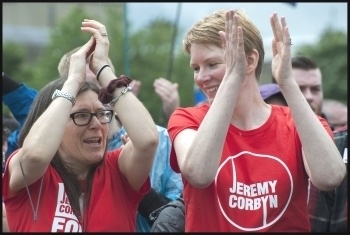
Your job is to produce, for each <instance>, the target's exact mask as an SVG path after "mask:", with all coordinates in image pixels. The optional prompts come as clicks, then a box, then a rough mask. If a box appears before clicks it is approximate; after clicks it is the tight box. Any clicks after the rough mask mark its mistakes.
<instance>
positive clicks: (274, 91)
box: [259, 83, 287, 106]
mask: <svg viewBox="0 0 350 235" xmlns="http://www.w3.org/2000/svg"><path fill="white" fill-rule="evenodd" d="M259 91H260V94H261V97H262V98H263V100H264V101H265V102H266V103H267V104H276V105H282V106H287V102H286V99H285V98H284V97H283V94H282V92H281V90H280V87H279V86H278V85H277V84H275V83H267V84H262V85H260V86H259Z"/></svg>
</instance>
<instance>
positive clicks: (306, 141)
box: [281, 81, 345, 191]
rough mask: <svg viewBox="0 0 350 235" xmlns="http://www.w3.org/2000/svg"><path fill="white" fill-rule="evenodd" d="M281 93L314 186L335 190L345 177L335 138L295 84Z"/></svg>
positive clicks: (292, 83)
mask: <svg viewBox="0 0 350 235" xmlns="http://www.w3.org/2000/svg"><path fill="white" fill-rule="evenodd" d="M281 91H282V93H283V96H284V97H285V99H286V101H287V103H288V106H289V107H290V109H291V112H292V115H293V119H294V121H295V125H296V128H297V131H298V134H299V137H300V140H301V144H302V148H303V152H304V156H305V159H306V161H307V165H308V167H309V170H310V175H309V176H310V179H311V181H312V183H313V184H314V185H315V186H316V187H318V188H319V189H321V190H325V191H327V190H331V189H333V188H334V187H336V186H337V185H338V184H339V183H340V182H341V180H342V179H343V178H344V176H345V166H344V163H343V162H342V161H341V159H342V158H341V156H340V154H339V151H338V149H337V147H336V145H335V144H334V142H333V140H332V137H331V136H330V135H329V134H328V132H327V131H326V129H325V128H324V127H323V126H322V124H321V122H320V121H319V120H318V118H317V116H316V115H315V114H314V112H313V111H312V109H311V107H310V105H309V104H308V102H307V101H306V99H305V98H304V96H303V94H302V93H301V91H300V89H299V87H298V85H297V84H296V83H295V82H294V81H293V82H291V83H290V84H289V85H288V86H285V87H284V88H283V87H281Z"/></svg>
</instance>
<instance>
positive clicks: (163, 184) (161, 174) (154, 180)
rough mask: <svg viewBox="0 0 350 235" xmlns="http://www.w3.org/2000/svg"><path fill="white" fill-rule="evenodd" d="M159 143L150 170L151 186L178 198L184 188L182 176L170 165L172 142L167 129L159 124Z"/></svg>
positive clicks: (171, 197) (169, 196)
mask: <svg viewBox="0 0 350 235" xmlns="http://www.w3.org/2000/svg"><path fill="white" fill-rule="evenodd" d="M157 129H158V133H159V143H158V148H157V151H156V155H155V158H154V162H153V166H152V169H151V172H150V179H151V186H152V188H154V189H155V190H157V191H158V192H159V193H161V194H162V195H164V196H166V197H167V198H169V199H171V200H175V199H177V198H178V197H179V196H180V195H181V193H182V190H183V183H182V178H181V175H180V174H179V173H176V172H174V171H173V170H172V169H171V167H170V150H171V142H170V138H169V134H168V132H167V129H165V128H163V127H160V126H157Z"/></svg>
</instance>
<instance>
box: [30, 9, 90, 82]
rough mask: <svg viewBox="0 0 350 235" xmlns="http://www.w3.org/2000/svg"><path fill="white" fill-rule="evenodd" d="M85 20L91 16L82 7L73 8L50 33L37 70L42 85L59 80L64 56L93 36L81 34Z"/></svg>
mask: <svg viewBox="0 0 350 235" xmlns="http://www.w3.org/2000/svg"><path fill="white" fill-rule="evenodd" d="M83 19H91V16H90V15H89V14H88V13H86V12H85V11H84V10H83V9H82V8H80V7H78V6H77V7H73V8H72V10H71V12H70V13H69V14H68V15H67V17H65V18H64V19H63V20H61V21H60V22H58V24H57V25H56V26H55V27H53V28H52V30H51V31H50V41H49V44H48V46H47V47H45V48H44V50H43V53H42V56H41V57H40V58H39V61H38V62H39V63H38V66H37V69H36V77H38V78H39V79H40V82H41V85H42V86H43V85H45V84H47V83H49V82H50V81H52V80H53V79H56V78H58V76H59V75H58V70H57V67H58V63H59V62H60V59H61V58H62V56H63V55H64V54H66V53H67V52H69V51H71V50H72V49H74V48H76V47H78V46H82V45H83V44H84V43H86V42H87V41H88V40H89V38H90V37H91V35H89V34H87V33H83V32H80V31H79V29H80V27H81V22H82V20H83Z"/></svg>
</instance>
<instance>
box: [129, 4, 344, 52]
mask: <svg viewBox="0 0 350 235" xmlns="http://www.w3.org/2000/svg"><path fill="white" fill-rule="evenodd" d="M347 5H348V4H347V3H296V5H295V6H292V5H290V4H287V3H283V2H281V3H247V2H245V3H228V2H225V3H181V13H180V20H179V27H180V28H181V29H182V30H183V34H184V33H185V31H186V30H187V29H189V28H190V27H191V26H192V25H193V24H194V23H195V22H196V21H198V20H200V19H201V18H203V17H204V16H205V15H207V14H209V13H211V12H212V11H214V10H217V9H230V8H232V9H236V8H242V9H244V10H245V11H246V12H247V14H248V15H249V17H250V18H251V19H252V21H253V22H254V23H255V24H256V25H257V27H258V28H259V30H260V32H261V35H262V37H263V40H264V44H265V46H270V44H271V39H272V30H271V27H270V21H269V18H270V15H271V14H272V13H273V12H277V13H278V15H279V16H285V17H286V20H287V24H288V27H289V32H290V34H291V37H292V40H293V44H294V45H299V44H304V43H310V42H311V43H312V42H314V41H315V40H317V38H318V37H319V36H320V34H321V32H322V31H323V30H324V29H325V28H326V27H327V26H332V27H334V28H337V29H341V30H343V31H345V32H347V28H348V25H347V19H348V16H347V8H348V7H347ZM177 7H178V3H162V2H156V3H127V11H128V20H129V22H131V26H132V28H133V29H135V28H139V27H142V26H145V25H146V24H148V23H149V22H150V20H152V19H155V18H165V19H168V20H172V21H175V19H176V11H177ZM183 34H180V33H179V35H178V37H181V38H182V37H183Z"/></svg>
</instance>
